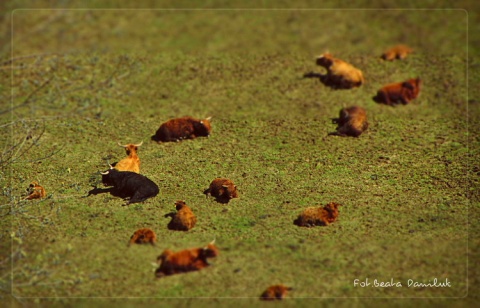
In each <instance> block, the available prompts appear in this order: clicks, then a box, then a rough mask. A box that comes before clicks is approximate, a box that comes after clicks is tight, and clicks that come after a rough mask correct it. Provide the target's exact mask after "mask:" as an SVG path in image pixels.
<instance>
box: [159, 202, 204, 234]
mask: <svg viewBox="0 0 480 308" xmlns="http://www.w3.org/2000/svg"><path fill="white" fill-rule="evenodd" d="M175 208H176V209H177V212H176V213H169V214H166V215H165V217H171V218H172V220H171V221H170V222H169V223H168V225H167V227H168V229H170V230H177V231H188V230H190V229H192V228H193V227H194V226H195V224H196V223H197V217H195V215H194V214H193V212H192V210H191V209H190V208H189V207H188V206H187V205H186V203H185V202H184V201H177V202H176V203H175Z"/></svg>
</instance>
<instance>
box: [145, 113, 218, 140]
mask: <svg viewBox="0 0 480 308" xmlns="http://www.w3.org/2000/svg"><path fill="white" fill-rule="evenodd" d="M211 119H212V117H208V118H206V119H203V120H199V119H195V118H192V117H188V116H187V117H183V118H177V119H171V120H168V121H167V122H165V123H163V124H162V125H160V128H159V129H158V130H157V132H156V133H155V135H154V136H152V140H155V141H157V142H168V141H180V140H183V139H194V138H196V137H208V136H209V135H210V131H211V130H212V127H211V124H210V120H211Z"/></svg>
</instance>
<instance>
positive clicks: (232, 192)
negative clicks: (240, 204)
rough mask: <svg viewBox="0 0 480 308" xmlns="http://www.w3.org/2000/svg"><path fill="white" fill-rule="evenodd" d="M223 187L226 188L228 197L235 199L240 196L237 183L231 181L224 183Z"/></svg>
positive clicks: (225, 193)
mask: <svg viewBox="0 0 480 308" xmlns="http://www.w3.org/2000/svg"><path fill="white" fill-rule="evenodd" d="M222 187H223V189H224V195H225V196H226V197H228V199H233V198H237V197H238V193H237V185H235V184H233V183H232V182H230V183H228V184H223V185H222Z"/></svg>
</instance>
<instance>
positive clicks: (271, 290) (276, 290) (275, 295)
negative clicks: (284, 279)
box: [260, 284, 293, 301]
mask: <svg viewBox="0 0 480 308" xmlns="http://www.w3.org/2000/svg"><path fill="white" fill-rule="evenodd" d="M291 290H293V288H290V287H286V286H284V285H283V284H278V285H274V286H270V287H268V288H267V289H266V290H265V291H264V292H263V293H262V295H260V299H261V300H265V301H273V300H276V299H277V300H282V299H283V298H284V297H285V296H287V293H288V291H291Z"/></svg>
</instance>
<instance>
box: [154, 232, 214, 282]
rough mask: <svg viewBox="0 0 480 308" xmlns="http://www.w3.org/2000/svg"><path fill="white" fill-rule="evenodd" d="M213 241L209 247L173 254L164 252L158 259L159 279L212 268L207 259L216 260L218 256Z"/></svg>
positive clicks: (157, 274) (157, 271)
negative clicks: (208, 267)
mask: <svg viewBox="0 0 480 308" xmlns="http://www.w3.org/2000/svg"><path fill="white" fill-rule="evenodd" d="M214 242H215V241H212V242H211V243H210V244H208V245H207V247H203V248H193V249H185V250H182V251H179V252H173V251H171V250H170V249H167V250H165V251H163V253H162V254H161V255H159V256H158V258H157V263H159V264H160V266H159V267H158V268H157V270H156V271H155V275H156V276H157V277H159V278H160V277H163V276H168V275H173V274H179V273H186V272H191V271H198V270H201V269H202V268H205V267H207V266H210V264H209V263H208V261H207V259H208V258H215V257H216V256H217V255H218V248H217V247H216V246H215V245H214Z"/></svg>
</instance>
